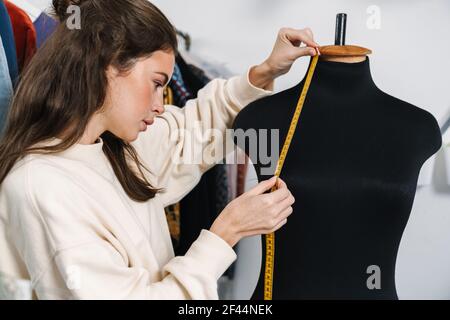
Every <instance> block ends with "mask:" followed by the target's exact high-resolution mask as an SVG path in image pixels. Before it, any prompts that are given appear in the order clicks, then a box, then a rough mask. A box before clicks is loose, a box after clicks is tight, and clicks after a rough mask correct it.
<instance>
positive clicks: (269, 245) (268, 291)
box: [264, 55, 319, 300]
mask: <svg viewBox="0 0 450 320" xmlns="http://www.w3.org/2000/svg"><path fill="white" fill-rule="evenodd" d="M318 59H319V55H315V56H314V57H313V58H312V61H311V66H310V67H309V70H308V74H307V76H306V79H305V83H304V85H303V90H302V92H301V94H300V98H299V99H298V103H297V107H296V109H295V112H294V116H293V117H292V121H291V125H290V126H289V131H288V133H287V136H286V139H285V141H284V144H283V148H282V149H281V154H280V158H279V159H278V162H277V168H276V170H275V176H277V178H278V177H280V174H281V169H282V168H283V164H284V161H285V159H286V156H287V153H288V150H289V147H290V145H291V142H292V137H293V136H294V133H295V130H296V128H297V123H298V119H299V118H300V114H301V113H302V109H303V105H304V103H305V99H306V94H307V93H308V90H309V86H310V84H311V80H312V77H313V75H314V70H315V69H316V65H317V60H318ZM276 189H277V188H276V185H275V186H273V187H272V189H271V190H270V192H273V191H275V190H276ZM274 264H275V233H270V234H267V235H266V262H265V271H264V300H272V293H273V269H274Z"/></svg>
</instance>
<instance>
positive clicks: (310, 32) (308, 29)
mask: <svg viewBox="0 0 450 320" xmlns="http://www.w3.org/2000/svg"><path fill="white" fill-rule="evenodd" d="M303 30H304V31H305V33H306V34H307V35H308V36H309V37H310V38H311V40H312V41H314V35H313V33H312V30H311V29H310V28H305V29H303ZM314 43H315V41H314Z"/></svg>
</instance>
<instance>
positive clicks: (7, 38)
mask: <svg viewBox="0 0 450 320" xmlns="http://www.w3.org/2000/svg"><path fill="white" fill-rule="evenodd" d="M0 36H1V37H2V42H3V48H4V49H5V53H6V59H7V60H8V69H9V75H10V77H11V82H12V84H13V86H14V85H15V83H16V79H17V77H18V75H19V68H18V66H17V54H16V43H15V41H14V33H13V29H12V25H11V19H10V17H9V14H8V10H7V9H6V6H5V2H4V1H3V0H0Z"/></svg>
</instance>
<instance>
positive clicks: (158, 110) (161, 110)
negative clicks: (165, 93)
mask: <svg viewBox="0 0 450 320" xmlns="http://www.w3.org/2000/svg"><path fill="white" fill-rule="evenodd" d="M164 111H166V109H165V108H164V104H163V103H157V104H155V105H154V106H153V112H155V113H157V114H158V115H161V114H163V113H164Z"/></svg>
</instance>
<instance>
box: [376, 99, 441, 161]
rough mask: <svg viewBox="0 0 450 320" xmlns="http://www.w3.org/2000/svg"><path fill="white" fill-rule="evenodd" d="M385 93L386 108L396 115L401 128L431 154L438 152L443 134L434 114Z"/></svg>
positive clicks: (396, 120) (397, 123)
mask: <svg viewBox="0 0 450 320" xmlns="http://www.w3.org/2000/svg"><path fill="white" fill-rule="evenodd" d="M383 94H384V98H383V99H384V100H385V102H387V103H386V105H385V107H386V106H387V109H385V110H389V114H390V115H394V116H395V122H396V125H398V127H399V128H400V129H401V130H406V131H407V133H408V136H409V137H410V138H411V139H412V140H413V141H414V142H415V143H416V144H417V145H418V146H419V147H420V148H421V149H423V150H426V151H427V152H428V153H429V155H432V154H434V153H435V152H437V151H438V150H439V148H440V147H441V145H442V135H441V130H440V127H439V124H438V122H437V120H436V118H435V117H434V116H433V114H431V113H430V112H429V111H427V110H425V109H422V108H420V107H417V106H415V105H413V104H411V103H409V102H406V101H403V100H401V99H399V98H396V97H393V96H390V95H388V94H386V93H383Z"/></svg>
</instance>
